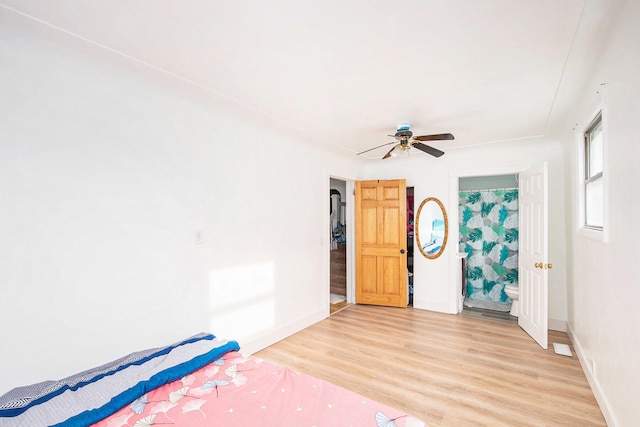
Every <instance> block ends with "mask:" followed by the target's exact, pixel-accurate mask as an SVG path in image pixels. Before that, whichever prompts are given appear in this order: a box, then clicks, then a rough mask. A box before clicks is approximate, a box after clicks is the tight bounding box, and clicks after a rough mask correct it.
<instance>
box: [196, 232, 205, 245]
mask: <svg viewBox="0 0 640 427" xmlns="http://www.w3.org/2000/svg"><path fill="white" fill-rule="evenodd" d="M203 234H204V233H203V231H202V230H196V231H195V236H194V241H195V244H196V245H201V244H203V243H204V237H203Z"/></svg>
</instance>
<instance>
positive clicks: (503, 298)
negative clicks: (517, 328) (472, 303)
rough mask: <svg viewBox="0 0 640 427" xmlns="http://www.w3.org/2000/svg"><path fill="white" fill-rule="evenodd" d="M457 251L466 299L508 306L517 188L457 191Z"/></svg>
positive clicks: (514, 266) (513, 276)
mask: <svg viewBox="0 0 640 427" xmlns="http://www.w3.org/2000/svg"><path fill="white" fill-rule="evenodd" d="M458 208H459V218H460V224H459V227H460V249H461V251H463V252H466V253H467V254H468V256H467V274H466V276H467V277H466V279H467V280H466V283H467V298H468V299H472V300H473V299H475V300H484V301H491V302H495V303H503V304H507V303H511V299H510V298H509V297H508V296H507V294H505V292H504V287H505V286H506V285H507V284H510V283H512V284H517V283H518V189H515V188H514V189H496V190H480V191H461V192H460V195H459V199H458Z"/></svg>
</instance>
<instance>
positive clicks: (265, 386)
mask: <svg viewBox="0 0 640 427" xmlns="http://www.w3.org/2000/svg"><path fill="white" fill-rule="evenodd" d="M168 424H170V425H175V426H189V427H191V426H208V425H211V426H213V425H216V426H264V427H269V426H279V427H280V426H329V427H334V426H358V427H359V426H374V427H375V426H384V427H393V426H398V427H400V426H406V427H412V426H416V427H417V426H424V424H423V423H422V422H420V421H418V420H417V419H415V418H413V417H410V416H408V415H407V414H405V413H402V412H400V411H398V410H396V409H393V408H391V407H388V406H385V405H382V404H380V403H378V402H375V401H373V400H370V399H368V398H366V397H363V396H361V395H358V394H356V393H352V392H350V391H348V390H345V389H343V388H340V387H338V386H336V385H333V384H330V383H328V382H325V381H322V380H319V379H317V378H314V377H311V376H309V375H305V374H301V373H298V372H295V371H292V370H290V369H288V368H285V367H282V366H277V365H274V364H272V363H269V362H267V361H264V360H261V359H258V358H255V357H249V358H243V357H242V356H241V355H240V354H238V353H237V352H231V353H228V354H226V355H225V356H224V357H223V358H221V359H218V360H217V361H216V362H214V363H211V364H209V365H207V366H205V367H203V368H202V369H199V370H197V371H195V372H193V373H192V374H190V375H187V376H185V377H183V378H182V379H181V380H180V381H175V382H172V383H169V384H166V385H164V386H162V387H159V388H157V389H155V390H153V391H151V392H149V393H147V394H145V395H144V396H142V397H141V398H139V399H137V400H136V401H134V402H133V403H132V404H131V405H129V406H127V407H125V408H122V409H121V410H120V411H118V412H116V413H115V414H113V415H111V416H110V417H108V418H106V419H104V420H102V421H100V422H98V423H96V424H94V426H99V427H121V426H134V427H143V426H152V425H168Z"/></svg>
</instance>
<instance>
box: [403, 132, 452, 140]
mask: <svg viewBox="0 0 640 427" xmlns="http://www.w3.org/2000/svg"><path fill="white" fill-rule="evenodd" d="M413 139H415V140H417V141H441V140H447V139H455V138H454V137H453V135H451V134H450V133H439V134H437V135H422V136H414V137H413Z"/></svg>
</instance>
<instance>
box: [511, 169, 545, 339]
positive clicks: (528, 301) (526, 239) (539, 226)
mask: <svg viewBox="0 0 640 427" xmlns="http://www.w3.org/2000/svg"><path fill="white" fill-rule="evenodd" d="M519 197H520V247H519V261H520V262H519V279H518V281H519V283H520V285H519V287H520V297H519V298H520V316H519V317H518V324H519V325H520V327H521V328H522V329H524V330H525V331H526V332H527V333H528V334H529V335H531V337H532V338H533V339H534V340H536V341H537V342H538V344H540V346H541V347H542V348H544V349H546V348H547V345H548V344H547V328H548V311H549V301H548V294H549V290H548V287H549V286H548V271H547V269H548V268H551V264H548V260H547V255H548V245H547V230H548V224H547V216H548V215H547V214H548V207H547V164H546V163H542V164H540V165H538V166H534V167H532V168H531V169H528V170H526V171H524V172H521V173H520V196H519Z"/></svg>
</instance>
